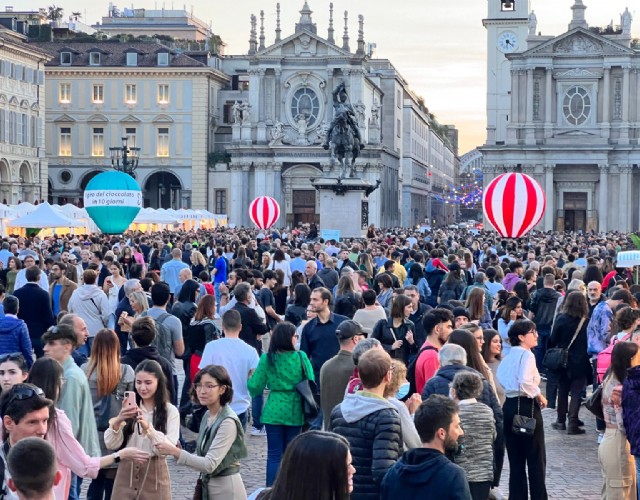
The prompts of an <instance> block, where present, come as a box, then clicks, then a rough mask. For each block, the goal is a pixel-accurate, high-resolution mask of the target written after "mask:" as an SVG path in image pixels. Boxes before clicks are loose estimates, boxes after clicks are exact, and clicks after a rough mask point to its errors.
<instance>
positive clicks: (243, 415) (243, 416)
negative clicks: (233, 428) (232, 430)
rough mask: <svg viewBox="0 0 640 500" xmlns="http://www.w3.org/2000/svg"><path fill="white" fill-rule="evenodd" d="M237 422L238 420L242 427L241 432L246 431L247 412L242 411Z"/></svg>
mask: <svg viewBox="0 0 640 500" xmlns="http://www.w3.org/2000/svg"><path fill="white" fill-rule="evenodd" d="M238 420H240V424H241V425H242V430H243V431H246V430H247V412H246V411H244V412H242V413H241V414H240V415H238Z"/></svg>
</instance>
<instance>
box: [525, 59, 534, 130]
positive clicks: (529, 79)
mask: <svg viewBox="0 0 640 500" xmlns="http://www.w3.org/2000/svg"><path fill="white" fill-rule="evenodd" d="M526 96H527V125H529V124H530V123H531V122H532V121H533V68H529V69H528V70H527V94H526Z"/></svg>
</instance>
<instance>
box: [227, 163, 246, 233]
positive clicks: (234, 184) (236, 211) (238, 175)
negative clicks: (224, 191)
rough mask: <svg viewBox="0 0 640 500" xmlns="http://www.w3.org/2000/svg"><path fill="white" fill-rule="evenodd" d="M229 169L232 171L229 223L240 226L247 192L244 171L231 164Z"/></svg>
mask: <svg viewBox="0 0 640 500" xmlns="http://www.w3.org/2000/svg"><path fill="white" fill-rule="evenodd" d="M229 168H230V170H231V192H230V193H229V194H230V200H229V201H230V204H229V208H230V210H229V222H231V223H233V224H237V225H238V226H240V225H241V224H242V206H243V205H242V197H243V193H244V191H245V190H244V189H243V186H242V169H241V167H240V165H238V164H231V165H230V167H229ZM247 208H248V207H247Z"/></svg>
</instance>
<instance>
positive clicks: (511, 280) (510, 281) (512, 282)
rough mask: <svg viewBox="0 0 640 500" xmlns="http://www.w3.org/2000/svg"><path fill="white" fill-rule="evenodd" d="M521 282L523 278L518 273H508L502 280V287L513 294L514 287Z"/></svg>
mask: <svg viewBox="0 0 640 500" xmlns="http://www.w3.org/2000/svg"><path fill="white" fill-rule="evenodd" d="M521 280H522V276H520V275H519V274H518V273H507V274H506V276H505V277H504V279H503V280H502V286H503V287H504V289H505V290H508V291H510V292H513V287H514V286H516V283H517V282H518V281H521Z"/></svg>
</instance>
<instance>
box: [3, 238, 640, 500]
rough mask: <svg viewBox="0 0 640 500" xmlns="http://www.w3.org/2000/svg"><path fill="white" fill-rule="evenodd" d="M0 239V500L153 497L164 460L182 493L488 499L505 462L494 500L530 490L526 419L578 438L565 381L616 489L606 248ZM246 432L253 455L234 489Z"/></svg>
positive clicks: (541, 455)
mask: <svg viewBox="0 0 640 500" xmlns="http://www.w3.org/2000/svg"><path fill="white" fill-rule="evenodd" d="M0 247H1V248H0V301H1V307H0V386H1V389H2V394H1V397H0V416H1V417H2V442H1V445H0V474H1V475H2V477H1V478H0V479H1V481H0V483H1V488H2V489H1V490H0V498H8V499H12V498H56V499H58V500H60V499H67V498H69V499H79V498H80V495H81V491H82V483H83V480H84V479H88V480H90V484H89V485H88V488H86V496H87V498H89V499H101V500H102V499H109V498H111V497H112V496H114V497H116V498H123V499H136V500H138V499H140V500H145V499H151V498H154V499H155V498H158V497H159V498H171V494H172V493H171V491H172V482H171V473H170V469H169V466H168V462H167V457H173V459H174V460H175V461H176V462H177V463H178V464H181V465H185V466H186V467H189V468H191V469H193V470H194V471H197V472H198V473H199V475H198V480H197V482H196V483H195V484H194V485H193V497H194V499H196V500H199V499H205V500H206V499H209V500H214V499H220V500H236V499H238V500H245V499H247V498H251V499H258V500H265V499H271V500H316V499H318V500H321V499H322V500H324V499H348V498H351V499H358V500H359V499H367V500H368V499H372V500H373V499H392V498H394V499H395V498H397V497H398V495H408V496H407V498H421V497H422V496H424V495H425V492H428V498H438V499H441V498H442V499H465V500H467V499H473V500H487V499H490V498H492V499H496V498H502V495H501V493H500V489H499V486H500V483H501V476H502V472H503V468H504V467H505V455H506V456H507V457H508V464H509V465H508V467H509V481H508V483H509V484H508V488H503V489H508V492H509V499H511V500H520V499H528V498H531V499H532V500H544V499H546V498H548V493H547V488H546V481H545V478H546V449H545V429H544V422H543V416H542V415H543V413H542V410H543V409H545V408H550V409H554V410H555V412H554V413H553V417H554V421H553V423H552V429H553V430H552V431H553V432H566V434H567V435H580V434H585V432H586V430H585V425H584V422H583V421H582V420H581V419H580V411H581V408H582V403H583V402H584V401H585V400H586V399H587V395H588V392H587V389H589V393H591V392H592V393H593V395H591V396H590V402H592V401H591V400H593V402H594V404H593V405H589V406H590V407H591V406H593V407H595V408H596V410H597V409H599V410H600V411H599V412H598V411H596V413H597V415H598V417H599V418H597V420H596V422H597V424H596V426H597V431H598V434H594V447H595V446H598V455H599V461H600V465H601V469H602V476H603V482H602V498H603V499H623V500H635V499H637V498H638V488H639V485H638V481H637V475H638V471H640V424H638V419H637V418H636V416H638V415H640V355H639V354H638V351H639V346H640V309H638V303H639V301H640V284H639V283H638V282H637V276H634V274H633V273H632V270H631V269H626V268H623V267H616V255H617V253H618V252H619V251H621V250H626V249H628V248H631V247H632V242H631V241H630V240H629V239H628V237H627V235H624V234H618V233H611V234H606V235H597V234H560V233H532V234H530V235H529V236H528V237H526V238H522V239H520V240H507V239H501V238H499V237H497V236H496V235H495V234H493V233H482V232H480V233H478V232H476V234H472V233H471V232H467V231H462V230H460V231H458V230H436V231H434V232H429V233H426V234H421V233H417V232H414V231H413V230H410V229H402V228H396V229H392V230H378V229H376V228H374V227H370V228H369V230H368V232H367V237H366V238H362V239H351V240H346V241H340V242H338V241H335V240H328V241H325V240H324V239H323V238H319V237H318V235H317V234H315V232H314V231H313V230H312V231H305V229H304V228H301V229H294V230H293V231H283V232H280V231H276V230H274V231H272V232H266V233H265V232H260V231H255V230H247V229H243V228H239V229H224V228H219V229H216V230H211V231H204V230H198V231H190V232H180V231H178V232H169V231H167V232H163V233H157V234H142V233H135V234H134V233H130V234H125V235H123V236H106V235H88V236H81V237H74V236H67V237H57V236H54V237H50V238H42V239H40V238H38V237H37V236H36V237H30V238H22V237H6V238H3V239H2V240H1V242H0ZM182 371H183V372H184V378H183V380H182V377H180V378H179V377H178V375H179V374H181V373H182ZM179 382H180V383H179ZM583 411H584V410H583ZM549 415H550V414H549V413H545V416H546V418H549ZM583 416H584V415H583ZM186 429H189V430H191V431H192V432H194V433H197V438H196V439H195V441H189V440H185V438H184V436H185V435H187V431H186ZM248 436H254V437H255V439H260V438H266V447H267V456H266V464H265V469H266V475H265V478H264V486H265V487H264V488H260V489H259V490H257V491H249V492H248V491H246V488H245V485H244V483H243V481H242V478H241V475H240V471H241V468H242V467H244V465H242V459H244V458H245V457H247V453H248V452H247V442H246V440H247V439H248ZM596 436H597V437H596ZM34 438H35V439H34ZM596 439H597V442H596ZM36 454H37V455H38V456H41V457H42V460H40V459H38V460H37V462H38V467H39V468H38V469H37V470H36V469H34V470H33V471H32V472H33V474H32V475H31V476H30V475H29V472H30V469H29V465H30V464H29V460H30V459H29V458H28V457H29V456H35V455H36ZM52 464H53V465H52Z"/></svg>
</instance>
